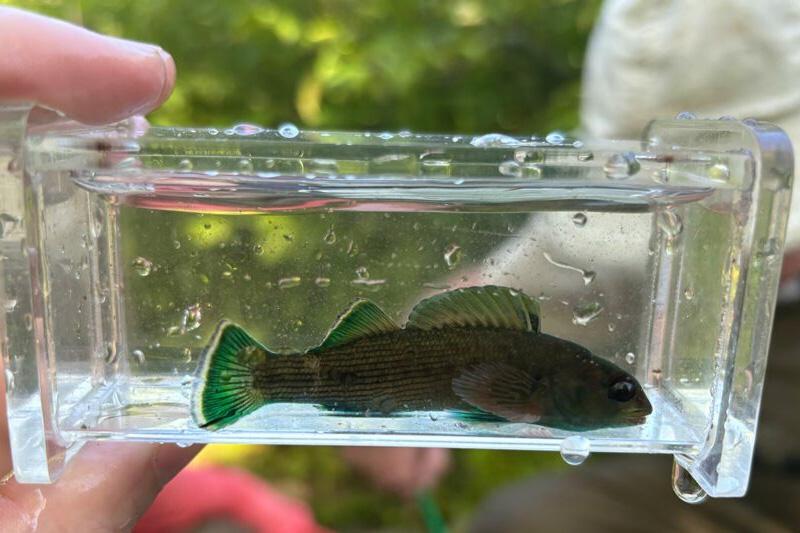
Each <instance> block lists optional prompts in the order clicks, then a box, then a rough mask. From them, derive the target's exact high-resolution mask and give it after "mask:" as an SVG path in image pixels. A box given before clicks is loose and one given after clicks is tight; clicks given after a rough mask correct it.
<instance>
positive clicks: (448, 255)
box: [444, 244, 464, 270]
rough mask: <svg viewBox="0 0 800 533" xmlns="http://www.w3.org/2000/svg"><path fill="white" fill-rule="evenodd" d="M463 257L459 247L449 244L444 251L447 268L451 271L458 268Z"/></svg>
mask: <svg viewBox="0 0 800 533" xmlns="http://www.w3.org/2000/svg"><path fill="white" fill-rule="evenodd" d="M463 255H464V254H463V252H462V251H461V247H460V246H459V245H457V244H449V245H448V246H447V248H445V250H444V262H445V263H446V264H447V268H449V269H450V270H453V269H454V268H456V267H457V266H458V264H459V263H460V262H461V259H462V257H463Z"/></svg>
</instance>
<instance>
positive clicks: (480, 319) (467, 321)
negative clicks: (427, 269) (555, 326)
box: [407, 285, 539, 333]
mask: <svg viewBox="0 0 800 533" xmlns="http://www.w3.org/2000/svg"><path fill="white" fill-rule="evenodd" d="M407 327H409V328H416V329H423V330H431V329H440V328H443V327H485V328H504V329H514V330H520V331H531V332H537V333H538V331H539V304H538V303H537V302H536V301H535V300H533V299H532V298H531V297H529V296H527V295H526V294H524V293H523V292H521V291H517V290H514V289H510V288H508V287H498V286H494V285H486V286H483V287H465V288H462V289H455V290H452V291H447V292H443V293H441V294H437V295H435V296H432V297H430V298H428V299H426V300H423V301H421V302H420V303H418V304H417V305H416V306H415V307H414V309H412V310H411V314H410V315H409V317H408V325H407Z"/></svg>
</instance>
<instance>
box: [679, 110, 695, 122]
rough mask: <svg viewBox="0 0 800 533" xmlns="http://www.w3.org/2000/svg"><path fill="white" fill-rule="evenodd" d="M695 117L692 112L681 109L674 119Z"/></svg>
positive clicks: (692, 118) (691, 118)
mask: <svg viewBox="0 0 800 533" xmlns="http://www.w3.org/2000/svg"><path fill="white" fill-rule="evenodd" d="M696 118H697V115H695V114H694V113H692V112H691V111H681V112H680V113H678V114H677V115H675V120H694V119H696Z"/></svg>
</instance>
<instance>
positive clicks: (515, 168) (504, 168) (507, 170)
mask: <svg viewBox="0 0 800 533" xmlns="http://www.w3.org/2000/svg"><path fill="white" fill-rule="evenodd" d="M497 170H498V171H499V172H500V174H502V175H503V176H513V177H515V178H518V177H520V176H521V175H522V168H521V167H520V166H519V163H517V162H516V161H503V162H502V163H500V165H499V166H498V167H497Z"/></svg>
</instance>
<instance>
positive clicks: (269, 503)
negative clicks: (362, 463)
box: [134, 467, 328, 533]
mask: <svg viewBox="0 0 800 533" xmlns="http://www.w3.org/2000/svg"><path fill="white" fill-rule="evenodd" d="M219 519H224V520H230V521H232V522H235V523H237V524H239V525H241V526H242V527H243V528H247V529H250V530H252V531H254V532H258V533H324V532H326V531H328V530H326V529H325V528H323V527H321V526H320V525H318V524H317V523H316V521H315V520H314V517H313V515H312V513H311V511H310V510H309V509H308V507H307V506H306V505H304V504H303V503H300V502H297V501H295V500H293V499H291V498H288V497H286V496H284V495H282V494H279V493H278V492H276V491H274V490H272V489H271V488H270V487H269V485H267V484H266V483H264V482H263V481H262V480H260V479H258V478H257V477H255V476H252V475H250V474H248V473H246V472H242V471H239V470H236V469H232V468H223V467H202V468H187V469H185V470H184V471H183V472H181V473H180V474H178V476H177V477H176V478H175V479H173V480H172V481H171V482H169V483H168V484H167V485H166V486H165V487H164V490H162V491H161V493H160V494H159V495H158V498H156V501H155V502H154V503H153V505H152V506H151V507H150V509H148V510H147V512H146V513H145V514H144V516H142V518H141V519H140V520H139V522H138V523H137V524H136V527H135V528H134V533H167V532H169V533H173V532H180V531H185V530H191V529H194V528H197V527H200V526H201V525H203V523H204V522H208V521H211V520H219Z"/></svg>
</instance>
